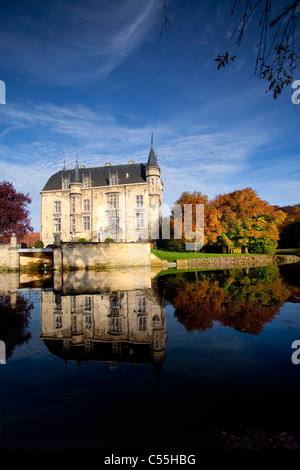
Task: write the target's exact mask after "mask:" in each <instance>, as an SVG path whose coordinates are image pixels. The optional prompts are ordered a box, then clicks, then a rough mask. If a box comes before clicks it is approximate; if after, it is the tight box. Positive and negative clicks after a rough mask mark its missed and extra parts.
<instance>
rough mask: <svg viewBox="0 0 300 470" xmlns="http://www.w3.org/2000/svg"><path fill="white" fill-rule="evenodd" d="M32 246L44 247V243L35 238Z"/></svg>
mask: <svg viewBox="0 0 300 470" xmlns="http://www.w3.org/2000/svg"><path fill="white" fill-rule="evenodd" d="M33 246H34V248H44V243H43V242H42V241H41V240H37V241H36V242H35V244H34V245H33Z"/></svg>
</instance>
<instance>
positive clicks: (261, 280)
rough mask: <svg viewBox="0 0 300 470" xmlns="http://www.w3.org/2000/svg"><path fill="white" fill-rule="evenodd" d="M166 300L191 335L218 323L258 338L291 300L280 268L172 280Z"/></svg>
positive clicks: (240, 270)
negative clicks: (191, 332)
mask: <svg viewBox="0 0 300 470" xmlns="http://www.w3.org/2000/svg"><path fill="white" fill-rule="evenodd" d="M165 287H166V288H165V296H166V299H167V300H168V301H169V302H170V303H171V304H172V305H173V307H174V308H175V316H176V317H177V319H178V320H179V321H180V322H181V323H182V324H183V325H184V326H185V328H186V329H187V330H188V331H192V330H198V331H200V332H201V331H205V330H207V329H208V328H212V326H213V323H214V322H215V321H218V322H220V323H221V324H222V325H223V326H229V327H231V328H234V329H235V330H237V331H240V332H244V333H250V334H253V335H257V334H258V333H259V332H260V331H262V329H263V327H264V325H265V323H267V322H270V321H271V320H272V319H273V318H274V316H275V315H276V314H277V313H278V312H279V309H280V307H281V306H282V305H283V303H284V302H285V301H286V300H287V299H288V298H289V297H290V295H291V291H290V289H289V288H288V287H287V286H286V284H285V283H284V281H283V279H282V278H281V277H280V275H279V268H278V266H277V265H272V266H266V267H262V268H252V269H249V271H248V272H246V271H245V270H244V269H235V270H230V271H228V272H224V271H223V272H217V271H210V272H199V271H198V272H196V273H188V275H181V276H178V275H177V276H176V277H173V278H172V279H171V280H170V283H169V285H168V286H165Z"/></svg>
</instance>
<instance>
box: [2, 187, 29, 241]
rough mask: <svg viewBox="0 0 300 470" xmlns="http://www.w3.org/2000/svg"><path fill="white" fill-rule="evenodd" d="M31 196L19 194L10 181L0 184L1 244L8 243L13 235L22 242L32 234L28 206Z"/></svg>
mask: <svg viewBox="0 0 300 470" xmlns="http://www.w3.org/2000/svg"><path fill="white" fill-rule="evenodd" d="M30 203H31V199H30V197H29V195H28V194H27V195H25V194H23V193H20V192H17V191H16V190H15V188H14V187H13V185H12V184H11V183H9V182H8V181H3V182H1V183H0V242H1V243H8V242H9V240H10V237H11V234H12V233H15V234H16V235H17V239H18V240H20V239H21V238H22V237H23V236H24V235H25V234H26V233H27V232H32V231H33V228H32V227H31V225H30V219H29V211H28V209H27V205H28V204H30Z"/></svg>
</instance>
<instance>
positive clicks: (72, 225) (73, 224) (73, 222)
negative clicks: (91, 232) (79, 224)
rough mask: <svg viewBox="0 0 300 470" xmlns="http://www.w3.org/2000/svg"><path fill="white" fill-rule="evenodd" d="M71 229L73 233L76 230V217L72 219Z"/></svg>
mask: <svg viewBox="0 0 300 470" xmlns="http://www.w3.org/2000/svg"><path fill="white" fill-rule="evenodd" d="M71 230H72V232H73V233H75V232H76V219H72V221H71Z"/></svg>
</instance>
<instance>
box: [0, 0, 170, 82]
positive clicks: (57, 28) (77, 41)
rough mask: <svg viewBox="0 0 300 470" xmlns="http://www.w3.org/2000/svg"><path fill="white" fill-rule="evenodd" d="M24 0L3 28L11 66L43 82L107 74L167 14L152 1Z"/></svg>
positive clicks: (2, 46) (1, 51)
mask: <svg viewBox="0 0 300 470" xmlns="http://www.w3.org/2000/svg"><path fill="white" fill-rule="evenodd" d="M34 10H35V8H34V6H33V5H32V2H28V1H26V0H24V2H22V5H21V6H20V8H19V10H18V11H15V9H13V10H12V12H13V13H10V15H7V16H6V18H5V21H3V24H2V26H1V31H0V60H1V61H2V63H5V65H6V68H7V69H10V70H12V71H14V72H17V73H19V71H20V70H21V71H22V76H29V77H30V78H31V79H32V78H33V79H35V80H38V81H40V82H41V83H43V84H47V83H48V84H63V85H74V84H75V83H79V82H81V83H82V82H88V81H90V80H95V79H97V78H103V77H106V76H107V75H108V74H109V73H110V72H111V71H112V70H113V69H114V68H115V67H117V66H118V65H120V64H121V63H122V62H123V61H124V60H125V59H126V58H127V57H128V56H129V55H130V54H131V53H132V52H133V51H135V50H136V48H138V47H139V46H140V45H141V44H142V43H143V42H144V41H145V40H147V38H148V35H149V32H150V30H151V28H152V26H153V24H154V22H155V21H156V18H157V17H158V15H161V11H160V8H159V6H158V7H157V8H154V6H153V4H152V2H148V1H146V0H130V1H129V0H127V1H124V0H122V1H121V0H115V1H114V2H111V1H110V0H103V1H101V2H100V3H99V2H96V1H93V0H86V1H84V2H83V1H74V2H69V1H63V0H61V1H59V0H56V1H51V2H42V3H40V4H39V8H38V14H36V12H35V11H34Z"/></svg>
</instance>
